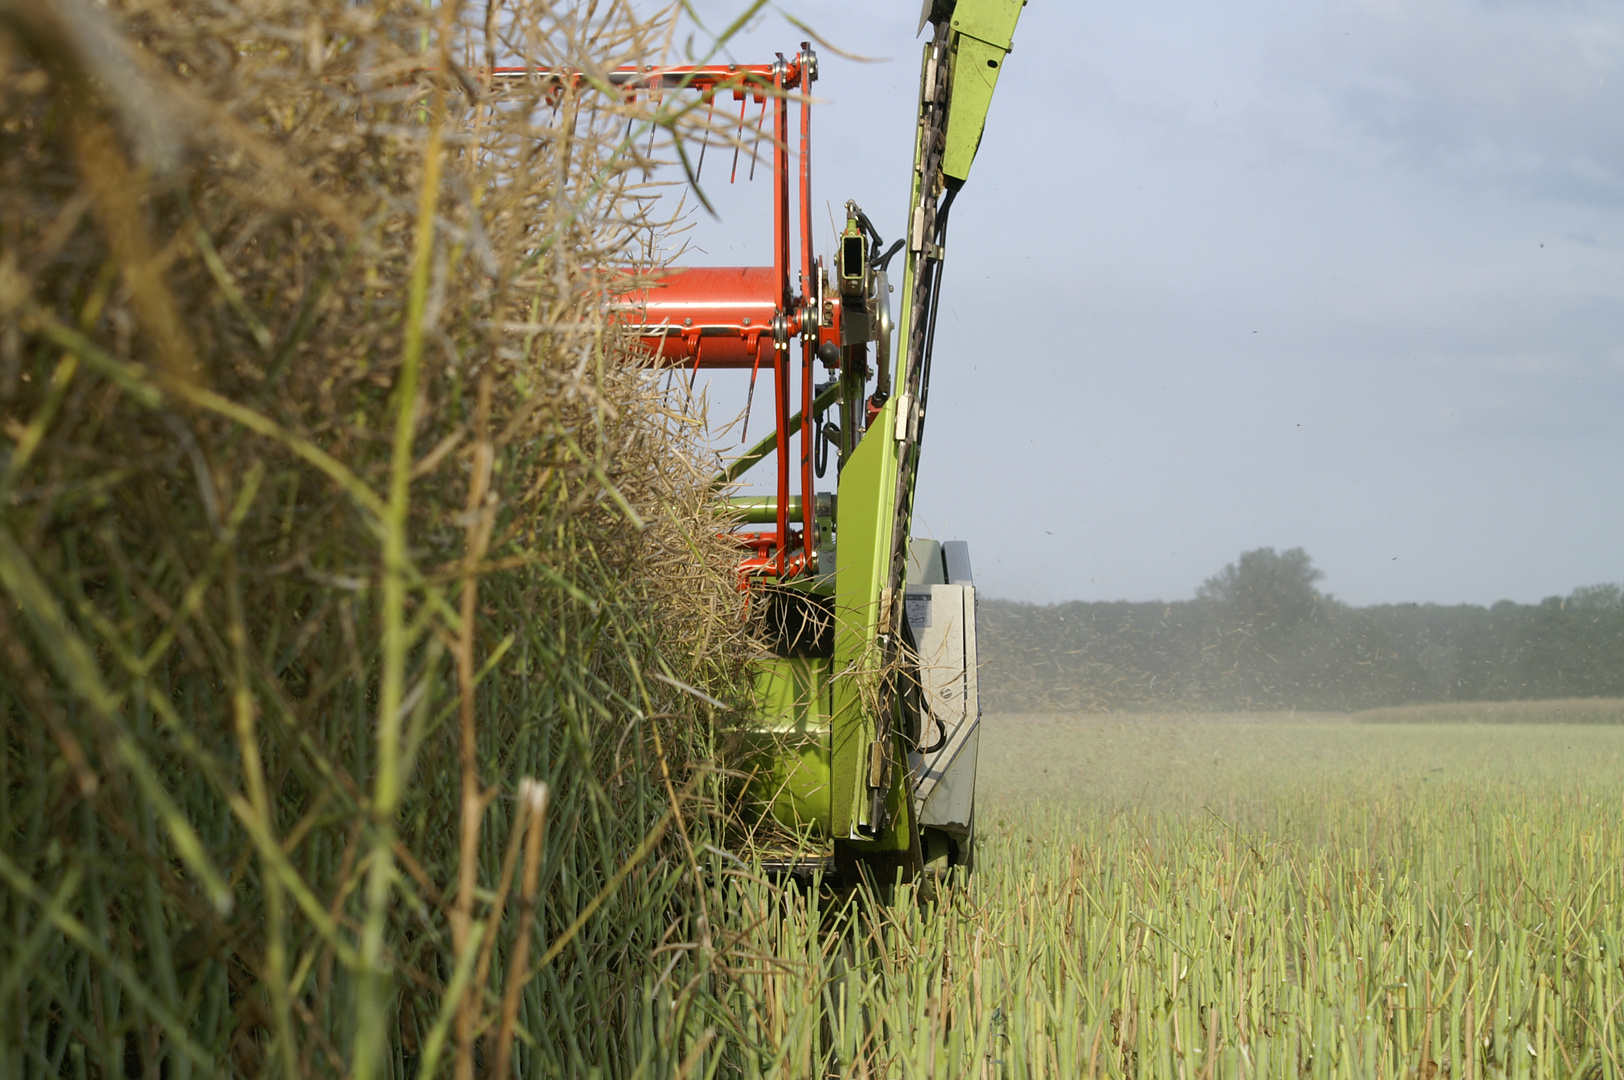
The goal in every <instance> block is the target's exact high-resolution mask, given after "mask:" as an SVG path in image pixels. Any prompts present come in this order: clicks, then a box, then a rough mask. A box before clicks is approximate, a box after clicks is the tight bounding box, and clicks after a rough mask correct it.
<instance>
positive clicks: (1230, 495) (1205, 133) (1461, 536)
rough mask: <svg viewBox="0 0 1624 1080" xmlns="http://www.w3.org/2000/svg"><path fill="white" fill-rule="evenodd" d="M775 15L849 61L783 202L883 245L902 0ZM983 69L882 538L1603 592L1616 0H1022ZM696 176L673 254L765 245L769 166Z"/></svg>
mask: <svg viewBox="0 0 1624 1080" xmlns="http://www.w3.org/2000/svg"><path fill="white" fill-rule="evenodd" d="M697 10H698V11H699V12H700V14H701V16H702V17H703V18H706V19H707V20H710V21H711V22H712V25H720V24H721V23H723V22H725V21H726V17H727V16H728V15H730V14H732V13H733V12H735V11H737V10H739V6H738V5H737V4H723V3H713V2H709V0H707V2H704V3H700V4H698V5H697ZM789 10H791V11H794V12H795V13H797V14H798V15H800V16H801V17H802V18H804V19H805V20H806V21H808V22H810V23H811V24H812V25H813V26H814V27H815V28H816V29H817V30H818V32H819V33H820V34H822V35H823V36H824V37H825V38H827V39H829V40H830V41H831V43H833V44H835V45H838V46H839V47H840V48H842V49H844V50H846V51H848V52H851V53H855V54H860V55H863V56H866V57H872V58H884V62H879V63H859V62H855V61H850V60H844V59H841V58H840V57H839V56H836V55H834V54H833V53H832V52H830V51H829V50H827V49H824V50H820V52H821V60H822V71H821V75H822V77H821V80H820V81H819V83H818V84H817V86H816V91H817V93H818V94H819V96H820V98H821V99H822V100H823V101H824V102H825V104H824V105H823V106H821V107H820V108H818V109H817V110H816V111H815V113H814V189H815V195H816V199H817V205H818V206H819V207H820V210H821V213H822V217H821V218H820V223H821V222H823V221H826V220H827V219H828V218H829V217H830V216H831V214H832V213H838V208H839V207H840V206H841V204H842V203H843V202H844V201H845V200H846V199H847V198H856V199H857V200H858V201H859V202H860V203H861V204H862V205H863V206H864V207H865V209H867V210H868V211H869V213H870V215H871V216H872V217H873V218H874V219H875V222H876V224H877V225H878V226H879V228H880V231H881V232H882V233H884V234H885V235H886V237H887V239H889V238H890V237H891V236H892V235H894V234H899V233H900V232H901V229H902V220H903V217H904V215H905V211H906V197H907V179H908V167H909V157H910V153H911V143H910V139H911V125H912V119H913V118H912V112H913V104H914V95H915V93H916V87H917V80H918V56H919V53H918V50H919V44H918V41H917V40H916V38H915V33H914V31H915V28H916V26H917V21H918V20H917V15H918V7H917V4H915V3H913V2H911V0H897V2H895V3H883V4H882V3H876V2H873V0H870V2H867V3H848V2H845V0H820V2H819V3H816V4H811V3H803V4H800V5H799V6H791V7H790V9H789ZM802 36H804V35H802V34H801V33H799V32H798V31H797V30H796V29H795V28H794V27H793V26H791V25H790V24H789V23H788V22H786V21H785V20H784V19H783V18H782V17H781V16H780V15H778V14H767V15H764V16H763V17H761V18H760V19H759V20H758V21H757V23H756V25H755V26H754V27H753V28H752V29H751V32H750V33H749V34H748V35H746V37H745V38H743V39H741V40H740V41H739V42H738V44H737V45H735V46H734V47H733V49H732V52H733V54H734V58H735V59H738V60H740V61H757V60H760V59H762V58H770V56H771V54H772V53H773V52H775V51H783V52H785V53H793V51H794V50H795V48H796V46H797V45H798V43H799V41H800V39H801V37H802ZM1003 70H1004V73H1003V76H1002V78H1001V80H1000V83H999V87H998V93H997V97H996V99H995V101H994V105H993V111H992V115H991V118H990V120H989V122H988V126H987V134H986V137H985V139H984V141H983V143H982V146H981V151H980V155H979V156H978V158H977V160H976V164H975V168H974V170H973V171H972V173H971V176H970V181H969V184H968V185H967V186H966V189H965V191H964V192H963V194H962V195H960V197H959V199H958V202H957V204H956V206H955V209H954V213H953V222H952V232H951V234H950V236H949V242H948V265H947V272H946V276H945V286H944V293H943V299H942V312H941V319H940V324H939V331H938V336H937V344H936V362H935V365H934V378H933V385H932V394H931V417H930V426H929V432H928V436H927V441H926V447H925V456H924V465H923V468H922V473H921V482H920V491H919V499H918V509H917V521H918V528H917V529H916V532H918V533H920V534H924V535H935V536H938V537H943V538H954V537H956V538H962V539H966V540H969V541H970V542H971V552H972V556H973V559H974V562H975V568H976V576H977V583H978V584H979V585H980V586H981V587H982V588H983V589H984V591H986V592H987V593H989V594H991V595H994V596H1000V597H1007V598H1012V599H1022V600H1033V601H1040V602H1047V601H1059V600H1072V599H1124V598H1125V599H1136V600H1148V599H1167V600H1171V599H1180V598H1184V597H1188V596H1190V595H1192V593H1193V592H1194V590H1195V588H1196V587H1197V586H1198V585H1199V584H1200V583H1201V581H1202V580H1203V579H1205V578H1206V577H1208V576H1209V575H1211V574H1213V573H1214V572H1216V571H1217V570H1218V569H1219V568H1220V567H1222V566H1223V565H1224V564H1225V563H1226V562H1230V561H1232V560H1233V559H1234V558H1235V557H1236V556H1237V555H1239V554H1240V553H1241V552H1242V551H1245V550H1248V549H1250V548H1254V547H1261V546H1271V547H1276V548H1288V547H1298V546H1301V547H1303V548H1306V549H1307V550H1308V552H1309V553H1310V554H1311V555H1312V556H1313V558H1314V560H1315V562H1316V564H1317V565H1318V566H1319V567H1320V568H1321V569H1323V570H1324V571H1325V574H1326V579H1325V581H1324V582H1323V583H1322V584H1323V586H1324V587H1325V588H1326V589H1327V590H1328V591H1330V592H1331V593H1333V594H1335V595H1336V596H1338V597H1340V598H1341V599H1344V600H1346V601H1349V602H1351V603H1355V604H1368V603H1379V602H1402V601H1435V602H1440V603H1462V602H1466V603H1478V604H1490V603H1493V602H1494V601H1496V600H1499V599H1502V598H1509V599H1514V600H1517V601H1520V602H1533V601H1537V600H1539V599H1540V598H1542V597H1544V596H1548V595H1552V594H1557V593H1567V592H1569V591H1570V590H1572V589H1573V588H1574V587H1575V586H1578V585H1583V584H1589V583H1595V582H1601V581H1620V580H1624V420H1621V417H1620V412H1621V409H1624V5H1617V4H1602V3H1577V2H1575V3H1564V2H1560V0H1498V2H1481V0H1405V2H1398V0H1333V2H1314V0H1235V2H1231V3H1225V4H1213V3H1210V2H1199V0H1139V2H1137V3H1134V4H1131V5H1123V4H1105V3H1072V2H1064V3H1063V2H1060V0H1031V2H1030V3H1029V5H1028V6H1027V8H1026V10H1025V12H1024V13H1023V15H1022V17H1021V22H1020V25H1019V27H1018V29H1017V30H1016V35H1015V51H1014V53H1013V54H1012V55H1011V57H1010V58H1009V60H1008V62H1007V63H1006V65H1005V67H1004V69H1003ZM704 180H705V182H706V183H707V190H708V191H709V192H710V193H711V194H712V195H713V196H714V197H715V200H716V202H717V205H718V207H719V209H720V210H721V211H722V214H723V220H722V221H720V222H716V221H710V220H699V221H697V222H696V224H695V227H694V229H693V231H692V232H691V233H690V234H689V237H688V239H689V241H690V242H691V243H692V244H693V245H694V246H695V248H696V250H693V251H691V252H690V253H689V255H688V256H687V258H686V261H694V262H711V263H722V264H731V263H761V262H767V261H770V253H769V248H768V242H767V240H768V237H770V233H769V232H767V222H768V219H767V217H766V200H767V196H768V195H769V191H768V190H767V189H768V187H769V185H768V184H766V183H765V182H763V180H762V179H758V181H757V182H756V183H755V184H754V185H746V184H743V183H740V184H738V185H734V186H732V187H729V186H727V185H726V183H725V180H726V176H725V170H722V169H719V168H716V167H715V165H714V164H707V173H706V176H705V177H704ZM825 204H828V207H829V208H832V209H824V205H825ZM823 232H824V233H826V234H827V233H830V229H829V227H828V226H827V225H824V226H823ZM829 239H830V237H829V236H828V235H821V236H820V243H821V244H823V245H824V247H823V250H828V249H829V247H830V246H831V245H830V243H829ZM727 378H728V379H729V380H731V381H734V382H736V381H737V376H733V375H729V376H728V377H727ZM736 389H737V388H730V387H728V386H725V385H723V381H722V380H721V379H719V380H718V382H717V383H716V384H715V385H714V386H713V391H712V392H713V395H714V397H715V401H716V403H717V404H716V406H715V409H714V412H715V414H717V415H719V414H720V413H722V412H726V411H727V408H732V409H734V410H736V409H737V407H738V404H737V402H739V401H742V396H740V397H737V398H736V397H733V396H730V394H731V393H732V392H733V391H734V390H736ZM729 403H732V404H731V405H730V404H729ZM759 404H760V402H759V399H758V405H759ZM756 423H757V424H759V425H761V427H760V428H758V429H757V430H758V431H759V430H764V428H765V423H766V414H765V413H760V414H758V419H757V420H756ZM831 479H832V477H831Z"/></svg>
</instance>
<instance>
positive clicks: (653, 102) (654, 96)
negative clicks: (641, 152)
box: [648, 83, 664, 157]
mask: <svg viewBox="0 0 1624 1080" xmlns="http://www.w3.org/2000/svg"><path fill="white" fill-rule="evenodd" d="M663 97H664V95H663V94H660V93H659V92H658V91H656V90H655V89H654V86H653V84H652V83H651V84H649V88H648V104H649V112H651V113H653V114H654V115H656V116H658V115H659V112H660V101H661V98H663ZM659 130H660V125H659V124H657V123H651V124H649V126H648V156H649V157H653V156H654V135H655V133H656V132H658V131H659Z"/></svg>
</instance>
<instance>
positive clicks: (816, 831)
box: [743, 657, 832, 841]
mask: <svg viewBox="0 0 1624 1080" xmlns="http://www.w3.org/2000/svg"><path fill="white" fill-rule="evenodd" d="M754 666H755V700H754V705H755V708H754V715H753V720H752V723H751V730H750V731H748V732H746V733H745V734H744V736H743V738H744V741H745V747H746V755H745V768H746V770H747V771H749V772H750V773H751V780H750V784H749V793H748V799H749V801H750V802H751V803H753V804H754V805H757V806H763V805H764V806H766V807H767V808H768V809H769V810H770V812H771V813H772V816H773V818H774V819H775V820H776V821H777V822H778V823H779V824H780V825H783V826H784V827H785V828H787V829H791V830H793V831H795V832H797V833H800V834H802V835H804V836H807V837H808V838H809V839H813V840H820V841H821V840H827V839H828V838H829V835H830V834H829V717H830V715H831V711H832V710H831V709H830V700H829V690H830V681H829V661H828V660H825V659H816V658H811V659H789V658H782V657H770V658H765V659H761V660H758V661H756V663H755V665H754Z"/></svg>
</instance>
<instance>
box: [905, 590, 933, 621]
mask: <svg viewBox="0 0 1624 1080" xmlns="http://www.w3.org/2000/svg"><path fill="white" fill-rule="evenodd" d="M904 603H905V604H906V605H907V610H908V625H909V626H911V627H913V628H914V629H915V630H922V629H924V628H925V627H927V626H929V625H930V593H916V592H910V593H908V594H907V598H906V599H905V600H904Z"/></svg>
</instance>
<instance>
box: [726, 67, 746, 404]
mask: <svg viewBox="0 0 1624 1080" xmlns="http://www.w3.org/2000/svg"><path fill="white" fill-rule="evenodd" d="M749 105H750V97H749V95H748V94H747V95H745V96H744V97H743V98H741V99H740V101H739V133H738V135H737V136H736V137H735V138H734V140H733V175H732V176H730V177H728V180H727V182H728V183H730V184H734V183H737V182H738V179H739V147H741V146H743V145H744V110H745V109H746V108H748V107H749ZM746 422H747V423H748V421H746Z"/></svg>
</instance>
